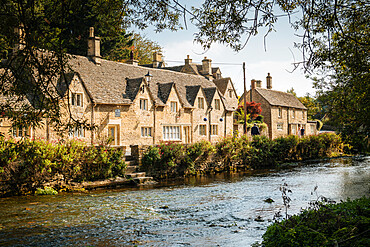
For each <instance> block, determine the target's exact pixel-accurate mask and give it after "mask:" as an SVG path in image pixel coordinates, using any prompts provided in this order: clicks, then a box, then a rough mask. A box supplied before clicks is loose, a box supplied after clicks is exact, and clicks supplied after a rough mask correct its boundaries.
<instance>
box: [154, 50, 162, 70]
mask: <svg viewBox="0 0 370 247" xmlns="http://www.w3.org/2000/svg"><path fill="white" fill-rule="evenodd" d="M160 62H162V53H160V52H158V51H155V52H153V68H158V67H159V64H160Z"/></svg>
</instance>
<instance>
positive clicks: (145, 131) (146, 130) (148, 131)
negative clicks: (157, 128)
mask: <svg viewBox="0 0 370 247" xmlns="http://www.w3.org/2000/svg"><path fill="white" fill-rule="evenodd" d="M151 136H152V128H151V127H141V137H151Z"/></svg>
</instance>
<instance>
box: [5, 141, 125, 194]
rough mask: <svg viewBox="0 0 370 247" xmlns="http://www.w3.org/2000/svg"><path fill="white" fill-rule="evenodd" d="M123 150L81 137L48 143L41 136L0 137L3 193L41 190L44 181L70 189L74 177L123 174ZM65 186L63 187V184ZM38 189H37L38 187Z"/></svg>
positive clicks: (94, 177) (92, 177) (100, 176)
mask: <svg viewBox="0 0 370 247" xmlns="http://www.w3.org/2000/svg"><path fill="white" fill-rule="evenodd" d="M123 155H124V154H123V152H122V151H121V150H119V149H113V148H107V147H103V146H97V147H90V146H86V145H85V144H83V143H82V142H79V141H67V142H63V143H54V144H52V143H48V142H45V141H42V140H34V141H31V140H29V139H23V140H20V141H15V140H4V139H3V138H1V139H0V182H1V184H0V185H1V188H0V196H6V195H20V194H27V193H34V192H36V193H39V194H42V193H43V192H45V191H47V190H48V189H46V190H45V191H41V192H40V188H43V186H44V185H45V184H50V186H51V187H53V188H54V189H57V190H61V189H64V190H65V189H67V190H68V187H66V185H67V184H68V183H69V182H71V181H76V182H81V181H95V180H98V179H107V178H112V177H116V176H123V175H124V173H125V169H126V164H125V163H124V161H123V160H124V159H123ZM63 187H64V188H63ZM37 189H38V190H37Z"/></svg>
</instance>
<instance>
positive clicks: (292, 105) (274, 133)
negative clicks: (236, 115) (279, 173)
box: [239, 75, 317, 139]
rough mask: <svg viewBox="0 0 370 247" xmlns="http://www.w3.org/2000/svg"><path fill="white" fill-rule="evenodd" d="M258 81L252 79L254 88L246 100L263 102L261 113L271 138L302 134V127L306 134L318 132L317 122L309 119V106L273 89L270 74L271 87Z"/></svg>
mask: <svg viewBox="0 0 370 247" xmlns="http://www.w3.org/2000/svg"><path fill="white" fill-rule="evenodd" d="M256 82H257V81H255V80H252V83H251V84H252V85H251V88H252V89H251V90H249V91H248V92H247V94H246V100H247V102H251V101H254V102H256V103H260V104H261V108H262V112H261V115H262V116H263V117H264V122H265V123H266V124H267V126H268V136H269V138H271V139H275V138H278V137H284V136H288V135H300V133H299V132H300V129H301V128H303V129H304V134H305V135H316V134H317V128H316V122H315V121H307V108H306V107H305V106H304V105H303V104H302V103H301V102H300V101H299V100H298V99H297V98H296V97H295V96H294V95H292V94H289V93H284V92H279V91H275V90H272V89H271V88H272V85H271V76H270V75H268V77H267V85H268V87H269V88H270V89H263V88H261V87H260V86H257V85H258V83H256ZM256 84H257V85H256ZM243 102H244V95H243V96H242V97H241V98H240V103H239V105H243Z"/></svg>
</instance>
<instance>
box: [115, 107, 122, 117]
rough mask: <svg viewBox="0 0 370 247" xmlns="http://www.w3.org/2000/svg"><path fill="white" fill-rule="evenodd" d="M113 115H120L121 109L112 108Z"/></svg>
mask: <svg viewBox="0 0 370 247" xmlns="http://www.w3.org/2000/svg"><path fill="white" fill-rule="evenodd" d="M114 116H115V117H121V110H120V109H115V110H114Z"/></svg>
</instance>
